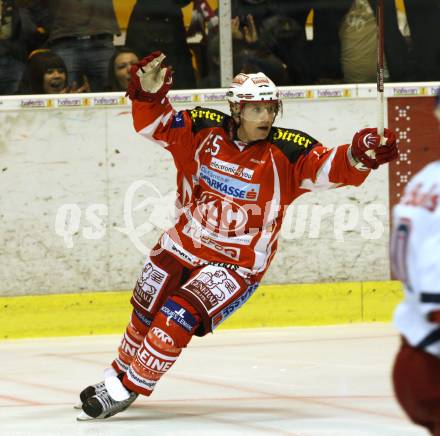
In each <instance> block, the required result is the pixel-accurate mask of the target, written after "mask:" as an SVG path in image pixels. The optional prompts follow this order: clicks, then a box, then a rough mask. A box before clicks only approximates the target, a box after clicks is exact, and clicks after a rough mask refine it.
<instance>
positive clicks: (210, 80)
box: [200, 15, 290, 88]
mask: <svg viewBox="0 0 440 436" xmlns="http://www.w3.org/2000/svg"><path fill="white" fill-rule="evenodd" d="M231 31H232V41H233V70H234V74H238V73H258V72H262V73H264V74H266V75H268V76H270V77H273V78H274V80H276V81H277V82H278V83H279V84H280V85H289V84H290V83H289V77H288V74H287V67H286V65H285V64H284V63H283V62H282V61H281V60H280V59H279V58H278V57H277V56H275V55H274V54H273V53H271V51H270V50H268V49H267V47H266V46H265V45H264V44H262V43H261V42H260V40H259V38H258V32H257V29H256V26H255V22H254V19H253V17H252V15H248V16H247V17H246V21H245V24H244V25H242V24H241V21H240V17H239V16H236V17H234V18H232V23H231ZM219 45H220V41H219V35H218V34H216V35H215V36H211V37H210V39H209V42H208V65H209V75H207V76H206V77H204V78H202V80H201V81H200V85H201V87H203V88H217V87H220V53H219V52H220V48H219Z"/></svg>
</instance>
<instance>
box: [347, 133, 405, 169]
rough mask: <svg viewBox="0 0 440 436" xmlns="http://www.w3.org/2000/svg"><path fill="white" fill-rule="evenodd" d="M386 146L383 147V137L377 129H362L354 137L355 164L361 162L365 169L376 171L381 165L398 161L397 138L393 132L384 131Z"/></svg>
mask: <svg viewBox="0 0 440 436" xmlns="http://www.w3.org/2000/svg"><path fill="white" fill-rule="evenodd" d="M384 137H385V138H386V142H385V144H382V145H381V137H380V135H378V134H377V129H371V128H370V129H362V130H360V131H359V132H357V133H356V134H355V135H354V136H353V140H352V142H351V147H350V151H351V156H352V157H353V159H354V160H355V162H360V163H361V164H362V165H363V166H364V168H366V169H367V168H370V169H374V170H375V169H376V168H378V167H379V165H382V164H384V163H387V162H391V161H392V160H394V159H396V158H397V156H398V154H399V152H398V149H397V145H396V136H395V135H394V133H393V132H392V131H391V130H388V129H384Z"/></svg>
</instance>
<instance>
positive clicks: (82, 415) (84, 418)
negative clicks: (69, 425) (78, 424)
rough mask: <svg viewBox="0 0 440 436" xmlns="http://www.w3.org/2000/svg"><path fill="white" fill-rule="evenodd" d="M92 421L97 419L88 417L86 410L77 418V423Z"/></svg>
mask: <svg viewBox="0 0 440 436" xmlns="http://www.w3.org/2000/svg"><path fill="white" fill-rule="evenodd" d="M91 419H96V418H93V417H92V416H89V415H87V413H86V412H84V410H82V411H81V413H80V414H79V415H78V416H77V417H76V420H77V421H90V420H91Z"/></svg>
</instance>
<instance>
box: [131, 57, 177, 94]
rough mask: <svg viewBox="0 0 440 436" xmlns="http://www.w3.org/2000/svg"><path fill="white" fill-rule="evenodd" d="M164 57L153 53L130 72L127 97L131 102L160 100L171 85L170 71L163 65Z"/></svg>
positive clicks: (133, 66) (135, 65)
mask: <svg viewBox="0 0 440 436" xmlns="http://www.w3.org/2000/svg"><path fill="white" fill-rule="evenodd" d="M164 59H165V55H164V54H163V53H161V52H160V51H155V52H153V53H151V54H149V55H148V56H147V57H145V58H143V59H142V60H141V61H139V62H138V63H137V64H134V65H132V67H131V70H130V75H131V78H130V83H129V84H128V89H127V94H126V95H127V96H128V97H130V99H131V100H139V101H154V100H161V99H162V98H163V97H165V95H166V94H167V92H168V91H169V90H170V88H171V85H172V83H173V78H172V70H171V68H170V67H167V66H165V65H164Z"/></svg>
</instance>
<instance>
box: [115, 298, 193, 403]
mask: <svg viewBox="0 0 440 436" xmlns="http://www.w3.org/2000/svg"><path fill="white" fill-rule="evenodd" d="M199 323H200V316H199V315H198V314H197V312H196V311H195V309H194V308H193V307H192V306H191V305H190V304H189V303H188V302H187V301H185V300H184V299H182V298H180V297H177V296H173V297H171V298H169V299H168V300H167V301H166V303H165V304H164V305H163V306H162V308H161V309H160V311H159V312H158V313H157V314H156V316H155V317H154V319H153V322H152V324H151V327H150V329H149V331H148V333H147V335H146V337H145V339H144V341H143V342H142V345H141V347H140V348H139V350H138V352H137V353H136V356H135V358H134V360H133V361H132V363H131V365H130V367H129V368H128V371H127V373H126V375H125V377H124V379H123V384H124V386H125V387H127V388H128V389H130V390H131V391H134V392H137V393H139V394H143V395H147V396H148V395H150V394H151V393H152V392H153V389H154V387H155V386H156V383H157V382H158V380H159V379H160V378H161V377H162V375H163V374H165V373H166V372H167V371H168V370H169V369H170V368H171V366H172V365H173V364H174V362H175V361H176V360H177V358H178V357H179V354H180V353H181V351H182V348H185V347H186V345H187V344H188V343H189V341H190V340H191V337H192V335H193V333H194V330H195V329H196V327H197V325H198V324H199Z"/></svg>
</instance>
